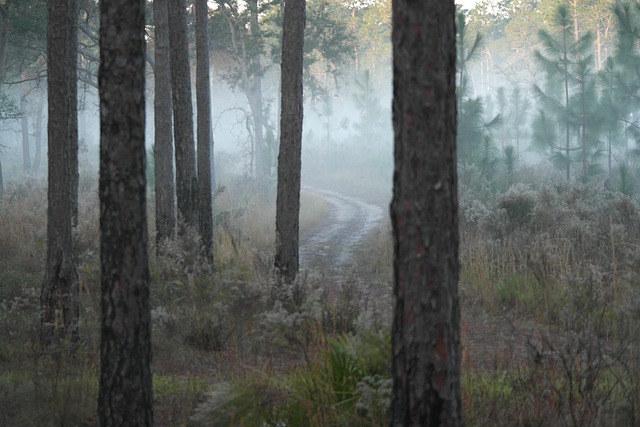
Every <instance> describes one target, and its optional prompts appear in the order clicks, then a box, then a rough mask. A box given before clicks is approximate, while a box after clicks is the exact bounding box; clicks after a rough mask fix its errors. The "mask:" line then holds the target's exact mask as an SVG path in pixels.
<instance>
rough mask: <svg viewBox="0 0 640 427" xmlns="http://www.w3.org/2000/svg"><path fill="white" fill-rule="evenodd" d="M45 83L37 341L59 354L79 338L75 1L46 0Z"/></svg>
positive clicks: (72, 346)
mask: <svg viewBox="0 0 640 427" xmlns="http://www.w3.org/2000/svg"><path fill="white" fill-rule="evenodd" d="M47 11H48V12H47V13H48V31H47V87H48V88H49V100H50V102H49V122H48V139H49V177H48V183H49V185H48V190H47V195H48V208H47V262H46V267H45V274H44V281H43V284H42V291H41V294H40V307H41V343H42V346H43V349H44V350H45V351H52V352H54V353H58V352H59V351H60V349H61V345H62V344H63V340H64V339H70V343H69V344H70V346H71V350H72V351H73V349H74V348H75V345H76V343H77V341H78V318H79V314H80V310H79V302H78V297H79V294H78V290H79V289H78V275H77V272H76V266H75V258H74V254H73V246H72V233H71V229H72V212H73V204H72V198H73V196H72V194H73V188H72V186H73V182H74V181H73V162H72V160H71V158H72V151H73V145H72V140H73V139H74V136H73V134H76V138H77V132H78V129H77V127H74V125H76V126H77V120H74V119H73V118H72V116H73V114H77V110H75V109H74V105H75V99H76V97H77V95H76V92H74V88H75V87H76V86H75V85H74V84H73V83H72V80H73V79H74V76H75V74H74V72H73V70H72V69H71V68H70V67H69V57H70V56H71V55H72V52H73V48H72V46H70V45H71V44H72V43H71V40H72V34H73V29H72V27H74V24H75V16H76V14H75V12H76V0H50V1H49V2H48V3H47Z"/></svg>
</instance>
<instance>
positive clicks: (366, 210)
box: [300, 187, 385, 269]
mask: <svg viewBox="0 0 640 427" xmlns="http://www.w3.org/2000/svg"><path fill="white" fill-rule="evenodd" d="M303 190H304V191H306V192H308V193H313V194H315V195H317V196H318V197H321V198H322V199H324V200H325V201H326V203H327V205H328V206H329V214H328V215H327V217H326V218H325V219H324V220H323V221H322V222H321V223H320V224H319V225H317V226H316V227H314V228H312V229H311V230H307V231H306V232H305V233H303V234H302V235H301V236H300V266H301V267H302V268H304V269H324V268H343V267H348V266H349V265H350V264H352V257H353V251H354V249H355V248H356V247H358V245H361V244H363V241H364V238H365V237H366V236H367V234H368V233H369V232H371V231H372V230H373V229H374V228H375V227H376V226H377V225H378V224H379V223H380V221H382V220H383V219H384V215H385V210H384V209H383V208H382V207H381V206H378V205H375V204H372V203H368V202H366V201H364V200H361V199H358V198H356V197H351V196H347V195H344V194H339V193H337V192H335V191H331V190H323V189H319V188H315V187H303Z"/></svg>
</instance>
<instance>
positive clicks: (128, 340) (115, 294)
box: [98, 0, 153, 426]
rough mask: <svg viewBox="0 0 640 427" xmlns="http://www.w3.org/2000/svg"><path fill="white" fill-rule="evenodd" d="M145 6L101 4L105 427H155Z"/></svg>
mask: <svg viewBox="0 0 640 427" xmlns="http://www.w3.org/2000/svg"><path fill="white" fill-rule="evenodd" d="M144 7H145V2H144V0H110V1H102V2H100V70H99V74H98V81H99V87H100V260H101V269H102V274H101V292H102V298H101V308H102V324H101V345H100V362H101V363H100V387H99V396H98V415H99V422H100V425H101V426H151V425H153V410H152V389H151V382H152V381H151V312H150V304H149V265H148V254H147V237H148V236H147V218H146V210H145V209H146V203H145V187H146V180H145V142H144V128H145V114H144V111H145V110H144V109H145V98H144V69H145V40H144Z"/></svg>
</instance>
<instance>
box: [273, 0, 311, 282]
mask: <svg viewBox="0 0 640 427" xmlns="http://www.w3.org/2000/svg"><path fill="white" fill-rule="evenodd" d="M304 27H305V0H288V1H286V2H285V4H284V20H283V29H282V63H281V65H280V67H281V81H280V87H281V91H282V106H281V112H280V152H279V155H278V190H277V199H276V255H275V268H276V270H277V271H278V272H279V273H280V274H281V275H282V276H283V277H284V278H285V280H287V281H289V282H292V281H293V280H294V279H295V277H296V275H297V274H298V268H299V251H298V245H299V225H300V167H301V158H300V151H301V148H302V116H303V104H302V101H303V100H302V61H303V56H304Z"/></svg>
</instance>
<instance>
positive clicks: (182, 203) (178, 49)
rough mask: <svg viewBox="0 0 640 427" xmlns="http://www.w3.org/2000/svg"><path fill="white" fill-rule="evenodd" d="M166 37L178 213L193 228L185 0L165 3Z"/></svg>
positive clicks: (193, 160)
mask: <svg viewBox="0 0 640 427" xmlns="http://www.w3.org/2000/svg"><path fill="white" fill-rule="evenodd" d="M169 40H170V48H171V54H170V57H171V88H172V92H171V93H172V100H173V135H174V141H175V145H176V149H175V155H176V192H177V200H178V214H179V215H180V216H181V219H182V220H183V221H184V223H185V224H186V225H187V226H190V227H193V228H194V229H197V227H198V219H197V206H196V191H197V188H196V187H197V176H196V154H195V142H194V136H193V106H192V105H191V74H190V68H189V43H188V40H187V7H186V5H185V0H172V1H170V2H169Z"/></svg>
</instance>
